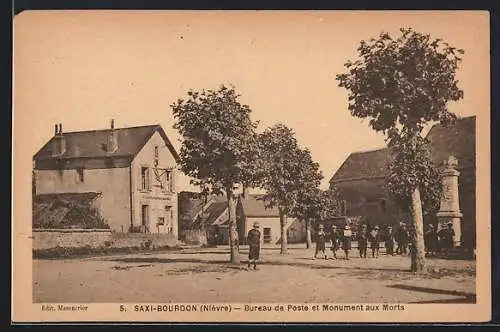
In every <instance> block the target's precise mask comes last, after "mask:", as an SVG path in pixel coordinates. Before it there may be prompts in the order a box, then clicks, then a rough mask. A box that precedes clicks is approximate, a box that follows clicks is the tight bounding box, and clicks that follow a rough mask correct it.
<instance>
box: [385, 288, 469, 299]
mask: <svg viewBox="0 0 500 332" xmlns="http://www.w3.org/2000/svg"><path fill="white" fill-rule="evenodd" d="M387 287H389V288H395V289H403V290H408V291H413V292H422V293H428V294H439V295H451V296H457V297H458V298H457V299H446V300H433V301H419V302H410V303H476V294H474V293H467V292H461V291H450V290H444V289H436V288H428V287H419V286H411V285H389V286H387Z"/></svg>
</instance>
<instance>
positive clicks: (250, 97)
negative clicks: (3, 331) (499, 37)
mask: <svg viewBox="0 0 500 332" xmlns="http://www.w3.org/2000/svg"><path fill="white" fill-rule="evenodd" d="M489 33H490V32H489V15H488V12H485V11H434V12H432V11H167V10H165V11H161V10H159V11H133V10H123V11H111V10H110V11H105V10H100V11H98V10H88V11H76V10H74V11H70V10H53V11H50V10H48V11H25V12H22V13H20V14H17V15H16V16H15V17H14V20H13V101H14V102H13V129H12V130H13V175H12V177H13V188H12V190H13V197H14V199H13V215H12V230H13V234H12V239H13V255H12V259H13V275H12V278H13V279H12V287H13V298H12V301H13V311H12V317H13V318H12V319H13V320H14V321H19V322H21V321H32V322H34V321H45V322H47V321H54V322H60V321H157V322H158V321H160V322H161V321H164V322H178V321H190V322H197V321H199V322H201V321H203V322H207V321H240V322H276V321H278V322H280V321H281V322H283V321H289V322H312V321H320V322H355V321H365V322H366V321H384V322H392V321H398V322H428V321H445V322H462V321H471V322H475V321H487V320H489V319H490V316H491V308H490V307H491V277H490V269H491V266H490V263H491V257H490V256H491V252H490V246H491V243H490V241H491V240H490V222H491V216H490V213H491V211H490V147H489V144H490V77H489V75H490V74H489V71H490V46H489V41H490V35H489ZM476 196H477V197H476Z"/></svg>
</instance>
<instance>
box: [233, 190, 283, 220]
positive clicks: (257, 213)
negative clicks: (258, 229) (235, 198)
mask: <svg viewBox="0 0 500 332" xmlns="http://www.w3.org/2000/svg"><path fill="white" fill-rule="evenodd" d="M262 197H263V195H256V194H254V195H247V196H246V197H245V198H243V199H241V204H242V207H243V213H244V214H245V216H246V217H279V211H278V208H266V206H265V204H264V201H263V200H262Z"/></svg>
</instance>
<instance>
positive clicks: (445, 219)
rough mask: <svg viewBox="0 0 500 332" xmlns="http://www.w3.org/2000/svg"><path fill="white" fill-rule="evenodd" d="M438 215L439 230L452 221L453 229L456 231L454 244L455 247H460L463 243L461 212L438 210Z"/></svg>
mask: <svg viewBox="0 0 500 332" xmlns="http://www.w3.org/2000/svg"><path fill="white" fill-rule="evenodd" d="M436 216H437V217H438V229H437V231H438V232H439V231H440V230H441V229H442V228H444V227H446V225H447V224H448V223H450V222H451V223H452V225H453V230H454V231H455V236H454V237H453V245H454V246H455V247H460V246H461V245H462V242H461V238H462V223H461V217H462V213H460V212H438V213H437V214H436Z"/></svg>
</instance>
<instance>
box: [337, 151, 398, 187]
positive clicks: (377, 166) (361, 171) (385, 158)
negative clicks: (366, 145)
mask: <svg viewBox="0 0 500 332" xmlns="http://www.w3.org/2000/svg"><path fill="white" fill-rule="evenodd" d="M388 162H389V150H388V149H387V148H383V149H378V150H373V151H361V152H354V153H351V154H350V155H349V157H347V159H346V160H345V161H344V163H343V164H342V166H340V168H339V169H338V171H337V172H336V173H335V175H334V176H333V177H332V179H331V180H330V182H334V181H342V180H354V179H362V178H378V177H384V176H385V174H386V170H387V164H388Z"/></svg>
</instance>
